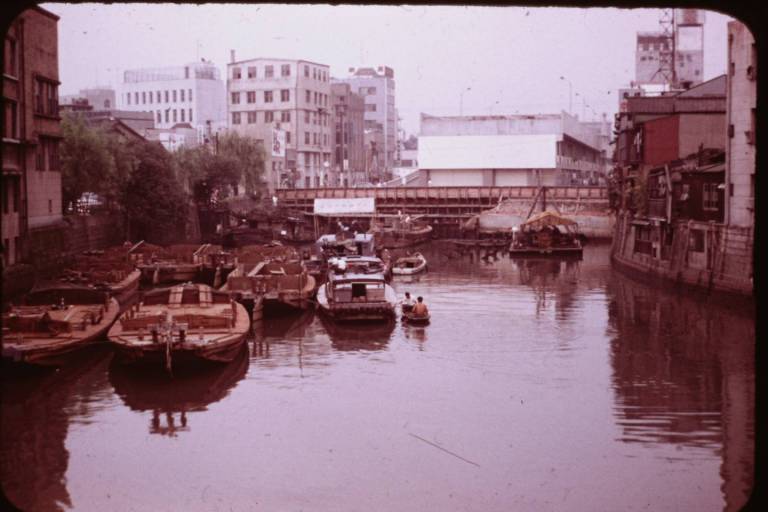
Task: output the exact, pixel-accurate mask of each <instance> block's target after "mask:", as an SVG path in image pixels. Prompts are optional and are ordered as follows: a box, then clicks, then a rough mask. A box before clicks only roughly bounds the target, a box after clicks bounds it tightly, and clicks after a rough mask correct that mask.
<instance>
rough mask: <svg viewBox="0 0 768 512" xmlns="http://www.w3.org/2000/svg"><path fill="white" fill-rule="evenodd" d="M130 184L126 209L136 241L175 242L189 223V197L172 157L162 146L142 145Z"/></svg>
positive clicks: (131, 233)
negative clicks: (183, 227)
mask: <svg viewBox="0 0 768 512" xmlns="http://www.w3.org/2000/svg"><path fill="white" fill-rule="evenodd" d="M136 158H137V166H136V168H135V169H134V171H133V172H132V174H131V176H130V179H129V180H128V183H127V189H126V193H125V209H126V214H127V216H128V221H129V225H130V235H131V238H132V239H133V240H139V239H144V240H147V241H149V242H156V243H163V242H168V241H172V240H173V239H174V238H176V237H174V236H173V235H174V234H176V233H178V232H179V226H185V225H186V220H187V196H186V194H185V193H184V191H183V189H182V187H181V185H180V183H179V182H178V180H177V179H176V176H175V175H174V173H173V162H172V160H171V155H170V154H169V153H168V152H167V151H166V150H165V148H163V147H162V145H160V144H159V143H153V144H150V143H147V144H142V147H141V151H140V152H138V153H137V154H136Z"/></svg>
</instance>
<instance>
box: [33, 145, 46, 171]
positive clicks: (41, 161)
mask: <svg viewBox="0 0 768 512" xmlns="http://www.w3.org/2000/svg"><path fill="white" fill-rule="evenodd" d="M35 169H37V170H38V171H44V170H45V139H42V138H41V139H40V140H39V141H38V143H37V147H36V148H35Z"/></svg>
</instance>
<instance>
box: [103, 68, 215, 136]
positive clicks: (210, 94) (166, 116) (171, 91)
mask: <svg viewBox="0 0 768 512" xmlns="http://www.w3.org/2000/svg"><path fill="white" fill-rule="evenodd" d="M225 101H226V99H225V90H224V82H223V80H221V77H220V75H219V70H218V68H216V66H214V65H213V63H211V62H207V61H205V60H203V61H201V62H193V63H189V64H185V65H183V66H172V67H167V68H146V69H133V70H126V71H125V72H124V73H123V82H122V84H121V85H120V88H119V92H118V95H117V104H118V108H119V109H120V110H130V111H134V112H150V113H151V114H152V115H153V117H154V119H155V128H173V127H174V126H175V125H177V124H184V123H188V124H189V125H191V126H192V127H193V128H194V129H195V130H197V133H198V142H203V141H204V140H205V138H206V137H210V135H211V134H213V133H215V132H217V131H218V130H220V129H222V128H223V127H225V126H226V103H225Z"/></svg>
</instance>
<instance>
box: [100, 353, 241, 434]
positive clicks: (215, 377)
mask: <svg viewBox="0 0 768 512" xmlns="http://www.w3.org/2000/svg"><path fill="white" fill-rule="evenodd" d="M249 361H250V359H249V350H248V345H246V344H243V345H242V346H241V349H240V352H239V353H238V355H237V356H236V357H235V359H234V360H233V361H231V362H230V363H227V364H225V365H220V366H206V367H202V368H198V369H196V370H195V371H187V372H183V373H182V372H176V371H175V372H174V374H173V376H170V375H168V373H167V372H165V371H163V369H162V368H154V367H150V368H146V369H145V370H144V371H143V372H142V373H141V374H137V373H136V372H135V371H132V370H131V368H129V367H126V366H125V365H121V364H119V363H117V362H113V363H112V364H111V365H110V367H109V382H110V384H112V386H113V387H114V388H115V392H116V393H117V395H118V396H120V399H121V400H122V401H123V402H124V403H125V405H127V406H128V407H129V408H130V409H131V410H134V411H151V412H152V419H151V422H150V428H149V431H150V433H152V434H161V435H168V436H175V435H176V434H177V432H182V431H187V430H189V424H188V418H187V413H188V412H199V411H205V410H206V409H207V407H208V406H209V405H211V404H213V403H215V402H218V401H220V400H222V399H223V398H224V397H226V396H227V395H228V394H229V392H230V391H231V390H232V389H233V388H234V387H235V386H236V385H237V383H238V382H239V381H240V380H242V379H243V377H245V374H246V372H247V371H248V365H249ZM177 414H178V415H179V416H178V421H177V416H176V415H177ZM163 419H164V422H165V424H163Z"/></svg>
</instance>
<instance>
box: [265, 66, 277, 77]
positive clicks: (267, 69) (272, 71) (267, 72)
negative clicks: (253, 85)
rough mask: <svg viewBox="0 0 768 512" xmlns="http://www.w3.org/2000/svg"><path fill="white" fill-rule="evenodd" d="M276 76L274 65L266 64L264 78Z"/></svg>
mask: <svg viewBox="0 0 768 512" xmlns="http://www.w3.org/2000/svg"><path fill="white" fill-rule="evenodd" d="M274 76H275V67H274V66H264V78H272V77H274Z"/></svg>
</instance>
